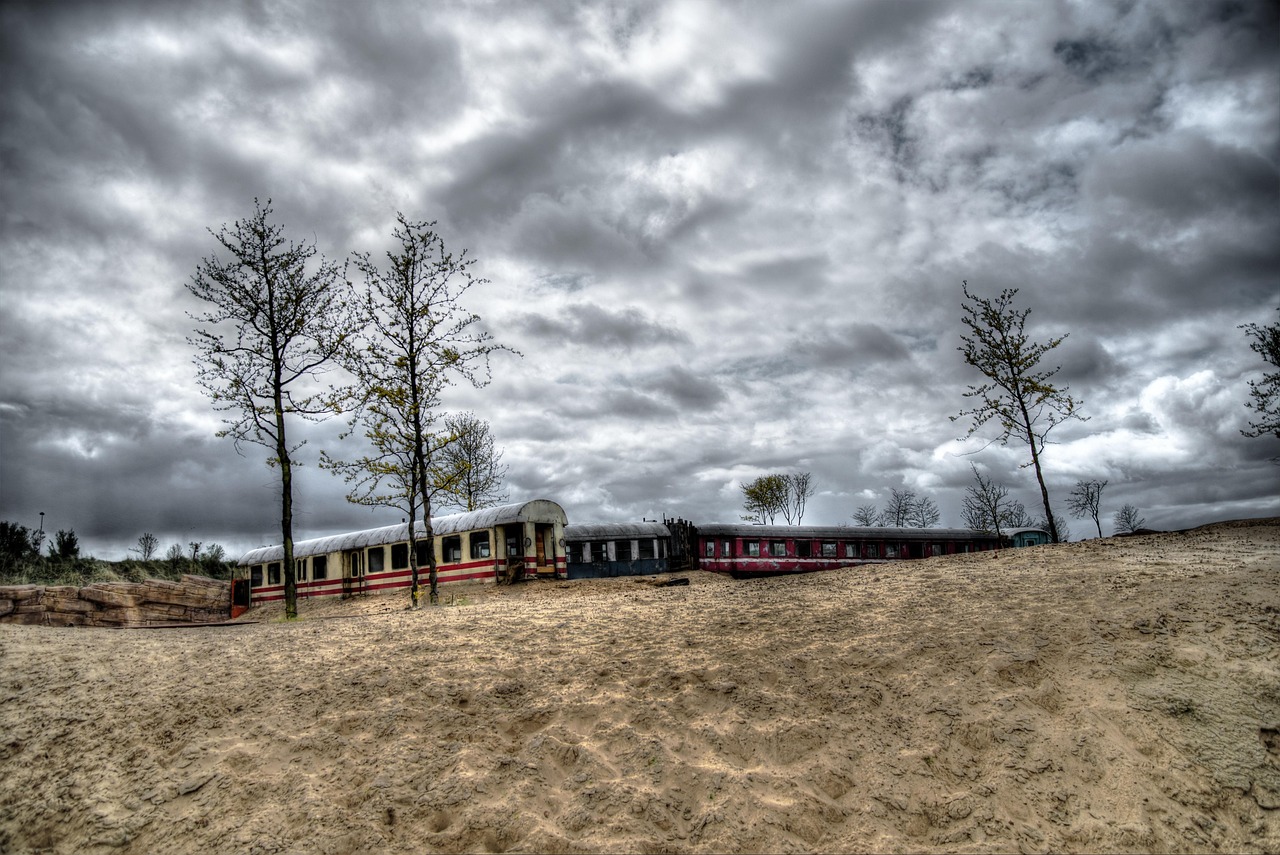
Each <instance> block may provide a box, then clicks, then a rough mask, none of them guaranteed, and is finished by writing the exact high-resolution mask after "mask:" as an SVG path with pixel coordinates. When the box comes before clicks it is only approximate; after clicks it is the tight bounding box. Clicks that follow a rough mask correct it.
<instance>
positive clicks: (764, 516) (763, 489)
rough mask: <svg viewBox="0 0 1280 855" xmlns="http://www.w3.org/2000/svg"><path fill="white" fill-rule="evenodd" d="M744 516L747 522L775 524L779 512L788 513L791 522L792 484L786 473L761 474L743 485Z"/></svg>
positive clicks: (788, 520) (788, 519)
mask: <svg viewBox="0 0 1280 855" xmlns="http://www.w3.org/2000/svg"><path fill="white" fill-rule="evenodd" d="M742 499H743V501H742V506H743V510H745V511H746V513H745V514H743V516H742V518H743V519H744V520H746V521H747V522H752V523H760V524H766V523H767V524H768V525H773V521H774V520H775V519H776V518H777V516H778V514H781V513H784V512H785V513H786V514H787V515H788V516H787V522H790V521H791V519H790V516H789V515H790V514H791V513H792V511H791V485H790V482H789V479H788V478H787V476H786V475H779V474H772V475H761V476H760V477H759V478H756V479H755V480H754V481H751V482H749V483H747V484H743V485H742Z"/></svg>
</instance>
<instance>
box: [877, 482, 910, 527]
mask: <svg viewBox="0 0 1280 855" xmlns="http://www.w3.org/2000/svg"><path fill="white" fill-rule="evenodd" d="M916 501H917V500H916V494H915V491H914V490H898V489H891V490H890V492H889V501H888V502H886V503H885V506H884V510H883V511H881V512H880V524H881V525H887V526H894V527H896V528H906V527H907V526H909V525H910V524H911V522H910V521H911V514H912V512H913V511H914V510H915V505H916Z"/></svg>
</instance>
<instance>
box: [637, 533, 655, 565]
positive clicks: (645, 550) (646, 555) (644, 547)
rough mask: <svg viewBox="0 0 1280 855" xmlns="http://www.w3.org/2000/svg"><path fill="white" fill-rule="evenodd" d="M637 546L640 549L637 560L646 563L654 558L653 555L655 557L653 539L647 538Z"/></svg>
mask: <svg viewBox="0 0 1280 855" xmlns="http://www.w3.org/2000/svg"><path fill="white" fill-rule="evenodd" d="M636 545H637V546H639V547H640V549H639V551H638V552H637V553H636V557H637V558H639V559H640V560H641V561H646V560H648V559H651V558H653V555H654V548H653V538H651V537H646V538H645V539H644V540H641V541H640V542H639V543H637V544H636Z"/></svg>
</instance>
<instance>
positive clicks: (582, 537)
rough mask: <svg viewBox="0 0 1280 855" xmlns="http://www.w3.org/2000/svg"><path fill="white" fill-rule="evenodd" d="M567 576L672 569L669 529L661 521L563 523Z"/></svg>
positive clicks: (636, 573) (642, 573) (644, 573)
mask: <svg viewBox="0 0 1280 855" xmlns="http://www.w3.org/2000/svg"><path fill="white" fill-rule="evenodd" d="M564 539H565V549H566V552H567V553H568V564H567V568H568V575H569V578H570V579H600V578H608V577H612V576H652V575H656V574H658V573H666V572H668V571H670V570H671V531H670V530H669V529H668V528H667V526H665V525H663V524H662V523H660V522H638V523H588V524H585V525H580V524H577V523H574V524H572V525H567V526H565V529H564Z"/></svg>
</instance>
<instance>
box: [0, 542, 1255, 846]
mask: <svg viewBox="0 0 1280 855" xmlns="http://www.w3.org/2000/svg"><path fill="white" fill-rule="evenodd" d="M690 582H691V584H690V585H688V586H687V587H666V588H655V587H652V586H649V585H643V584H639V583H637V582H635V581H632V580H627V579H621V580H592V581H584V582H568V583H535V584H527V585H523V586H517V587H514V588H509V589H506V588H504V589H496V588H474V587H473V588H468V589H465V590H462V591H454V592H452V593H453V596H454V599H453V604H452V605H445V606H443V607H440V608H434V609H425V610H423V611H418V612H409V611H406V610H404V608H403V603H402V602H401V601H400V600H399V599H398V598H396V599H378V598H371V599H365V600H360V601H356V602H349V603H333V602H330V603H323V604H320V603H304V604H303V607H302V611H303V619H302V620H300V621H298V622H294V623H289V624H285V623H282V622H279V621H278V620H273V619H272V618H273V616H272V614H271V613H269V612H266V611H264V610H262V609H258V610H255V611H254V612H250V613H249V614H248V615H246V618H249V619H257V620H259V621H260V622H258V623H254V624H245V625H242V626H233V627H205V628H194V629H183V630H108V629H88V628H80V629H52V628H45V627H10V626H4V627H0V665H2V669H0V766H2V769H3V774H0V851H8V852H35V851H45V850H47V851H52V852H58V853H63V852H65V853H71V852H137V853H155V852H197V851H200V852H204V851H208V852H332V853H342V852H371V851H384V852H422V851H445V852H462V851H494V852H497V851H508V850H516V851H526V852H598V851H608V852H661V851H673V852H739V851H743V852H808V851H904V850H906V851H947V852H989V851H997V852H1048V851H1084V852H1098V851H1108V852H1110V851H1122V852H1146V851H1172V852H1198V851H1232V852H1240V851H1254V852H1278V851H1280V823H1278V817H1277V808H1278V807H1280V584H1278V582H1280V520H1267V521H1253V522H1250V523H1248V524H1231V525H1220V526H1211V527H1206V528H1202V529H1197V530H1194V531H1190V532H1183V533H1176V534H1162V535H1144V536H1138V537H1131V538H1124V539H1107V540H1102V541H1091V542H1087V543H1075V544H1066V545H1059V546H1047V547H1036V548H1031V549H1024V550H1016V551H1006V552H1003V553H999V554H982V555H974V556H955V557H950V558H939V559H928V560H924V561H916V562H910V563H903V564H897V565H889V566H883V567H879V568H876V569H874V570H867V569H863V570H858V571H845V572H838V573H824V574H814V575H810V576H802V577H792V578H774V579H765V580H756V581H751V582H734V581H732V580H728V579H723V578H719V577H715V576H711V575H709V574H692V575H691V576H690ZM449 597H450V591H449V590H448V589H446V591H445V600H446V603H447V602H448V601H449Z"/></svg>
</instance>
